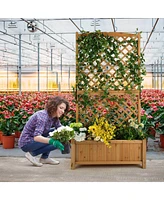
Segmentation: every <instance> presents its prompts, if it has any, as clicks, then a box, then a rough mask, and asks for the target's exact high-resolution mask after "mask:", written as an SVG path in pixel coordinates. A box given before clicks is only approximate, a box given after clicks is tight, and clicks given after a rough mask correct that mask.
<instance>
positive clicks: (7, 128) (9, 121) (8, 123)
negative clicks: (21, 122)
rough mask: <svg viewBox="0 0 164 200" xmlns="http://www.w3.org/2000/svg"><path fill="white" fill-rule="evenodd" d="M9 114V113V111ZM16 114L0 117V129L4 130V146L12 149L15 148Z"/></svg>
mask: <svg viewBox="0 0 164 200" xmlns="http://www.w3.org/2000/svg"><path fill="white" fill-rule="evenodd" d="M8 114H9V113H8ZM14 121H15V116H11V115H5V116H4V118H1V119H0V130H1V131H2V132H3V135H2V138H3V148H4V149H11V148H14V143H15V136H14V132H15V124H14Z"/></svg>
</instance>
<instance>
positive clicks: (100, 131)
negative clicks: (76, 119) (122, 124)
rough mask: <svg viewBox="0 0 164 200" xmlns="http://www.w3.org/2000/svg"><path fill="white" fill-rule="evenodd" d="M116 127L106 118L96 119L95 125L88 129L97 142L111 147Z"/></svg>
mask: <svg viewBox="0 0 164 200" xmlns="http://www.w3.org/2000/svg"><path fill="white" fill-rule="evenodd" d="M115 128H116V127H115V126H113V125H112V124H109V123H108V121H107V119H106V118H105V117H100V118H96V120H95V122H94V124H93V125H91V126H89V127H88V133H89V134H91V136H92V137H93V138H94V140H95V141H101V142H104V143H105V144H106V145H107V147H110V140H112V139H113V137H114V136H115V135H114V131H115Z"/></svg>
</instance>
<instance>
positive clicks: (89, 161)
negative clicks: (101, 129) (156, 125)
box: [71, 139, 146, 169]
mask: <svg viewBox="0 0 164 200" xmlns="http://www.w3.org/2000/svg"><path fill="white" fill-rule="evenodd" d="M71 145H72V148H71V168H72V169H74V168H75V167H76V164H79V165H95V164H97V165H101V164H103V165H104V164H140V165H141V166H142V168H146V139H145V140H111V147H110V148H108V147H107V146H106V145H105V144H104V143H103V142H96V141H83V142H76V141H75V140H72V142H71Z"/></svg>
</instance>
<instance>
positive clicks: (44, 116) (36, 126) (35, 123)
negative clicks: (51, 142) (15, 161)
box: [18, 110, 61, 148]
mask: <svg viewBox="0 0 164 200" xmlns="http://www.w3.org/2000/svg"><path fill="white" fill-rule="evenodd" d="M60 126H61V123H60V120H59V119H58V118H51V117H49V115H48V113H47V111H46V110H40V111H37V112H36V113H34V114H33V115H32V116H31V117H30V118H29V120H28V121H27V123H26V124H25V126H24V129H23V131H22V133H21V136H20V138H19V141H18V146H19V148H21V147H23V146H24V145H26V144H27V143H29V142H31V141H34V137H35V136H38V135H42V136H47V133H48V131H49V130H50V128H52V127H55V128H56V129H57V128H58V127H60Z"/></svg>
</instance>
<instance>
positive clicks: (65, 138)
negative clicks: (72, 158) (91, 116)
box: [49, 126, 75, 154]
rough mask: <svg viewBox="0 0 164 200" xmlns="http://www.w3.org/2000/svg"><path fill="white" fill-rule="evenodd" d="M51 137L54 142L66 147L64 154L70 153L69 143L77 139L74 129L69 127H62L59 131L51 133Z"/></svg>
mask: <svg viewBox="0 0 164 200" xmlns="http://www.w3.org/2000/svg"><path fill="white" fill-rule="evenodd" d="M49 135H50V137H51V138H52V139H54V140H59V141H60V142H61V143H62V144H63V145H64V150H63V151H62V154H68V153H70V143H69V141H70V140H71V139H73V138H74V137H75V133H74V130H73V128H71V127H69V126H61V127H59V128H58V129H56V130H54V131H52V132H50V133H49Z"/></svg>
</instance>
